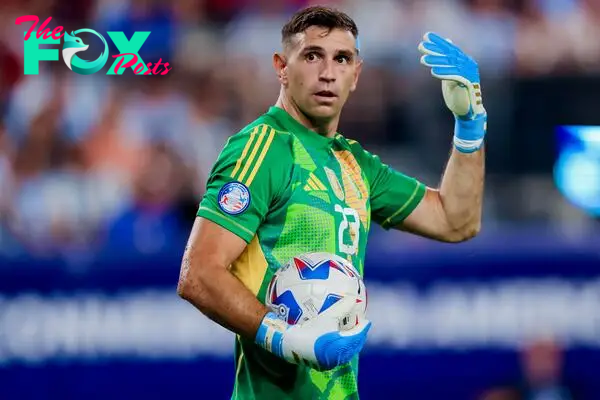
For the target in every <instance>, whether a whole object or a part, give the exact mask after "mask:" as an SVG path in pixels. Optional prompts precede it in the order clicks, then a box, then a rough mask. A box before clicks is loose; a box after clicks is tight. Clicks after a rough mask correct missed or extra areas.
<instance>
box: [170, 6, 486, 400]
mask: <svg viewBox="0 0 600 400" xmlns="http://www.w3.org/2000/svg"><path fill="white" fill-rule="evenodd" d="M357 38H358V29H357V27H356V24H355V23H354V21H353V20H352V19H351V18H350V17H348V16H347V15H346V14H344V13H342V12H339V11H336V10H334V9H330V8H327V7H309V8H306V9H303V10H301V11H299V12H297V13H296V14H295V15H294V16H293V17H292V18H291V20H290V21H289V22H288V23H287V24H286V25H285V26H284V27H283V29H282V50H281V52H280V53H277V54H275V55H274V56H273V65H274V69H275V72H276V76H277V79H278V80H279V82H280V84H281V90H280V94H279V98H278V100H277V102H276V104H275V105H274V106H273V107H271V108H270V109H269V110H268V111H267V112H265V114H263V115H261V116H260V117H258V118H257V119H256V120H255V121H254V122H252V123H251V124H249V125H248V126H246V127H245V128H243V129H242V130H241V131H240V132H238V133H237V134H235V135H233V136H232V137H231V138H230V139H229V140H228V142H227V144H226V145H225V147H224V149H223V151H222V152H221V154H220V156H219V158H218V160H217V161H216V163H215V165H214V167H213V169H212V171H211V174H210V177H209V180H208V183H207V190H206V194H205V196H204V198H203V199H202V201H201V203H200V206H199V209H198V213H197V218H196V221H195V223H194V226H193V228H192V231H191V233H190V238H189V240H188V245H187V247H186V250H185V254H184V257H183V262H182V267H181V274H180V279H179V284H178V293H179V295H180V296H181V297H183V298H184V299H185V300H187V301H189V302H190V303H191V304H193V305H194V306H195V307H196V308H198V309H199V310H200V311H201V312H202V313H204V314H205V315H207V316H208V317H209V318H211V319H212V320H213V321H215V322H217V323H219V324H221V325H222V326H224V327H225V328H227V329H229V330H231V331H233V332H235V333H236V334H237V335H236V340H235V354H236V358H235V361H236V372H235V387H234V388H233V394H232V398H233V399H240V400H242V399H265V400H266V399H356V398H358V388H357V371H358V366H357V365H358V353H359V352H360V350H361V349H362V347H363V345H364V343H365V341H366V335H367V332H368V330H369V328H370V326H371V324H370V322H368V321H362V322H361V323H360V324H359V325H357V326H356V327H354V328H353V329H352V330H350V331H344V332H340V331H339V330H338V323H337V320H336V318H335V316H336V315H340V314H343V313H344V311H347V310H349V308H350V307H353V302H352V301H351V299H350V301H348V302H347V301H344V300H342V301H339V302H338V303H336V304H334V305H333V306H332V307H331V308H330V309H328V310H327V311H325V312H324V313H322V314H320V315H319V316H318V317H317V318H315V319H313V320H312V321H310V322H309V323H308V324H305V325H301V326H288V325H287V324H286V323H285V322H284V321H282V320H279V319H277V318H276V317H275V316H274V314H272V313H270V312H269V310H268V309H267V308H266V307H265V306H264V300H265V291H266V288H267V284H268V282H269V280H270V279H271V277H272V276H273V273H274V272H275V270H276V269H277V268H278V267H279V266H280V265H282V264H283V263H285V262H286V261H288V260H289V259H290V258H291V257H293V256H296V255H299V254H302V253H305V252H316V251H323V252H329V253H333V254H337V255H339V256H341V257H344V258H346V259H347V260H349V261H350V262H351V263H352V264H353V265H354V266H356V268H357V269H358V270H359V271H360V272H361V274H362V273H363V272H364V256H365V248H366V244H367V236H368V232H369V227H370V224H371V223H372V222H375V223H377V224H379V225H381V226H382V227H383V228H385V229H399V230H403V231H407V232H411V233H413V234H417V235H421V236H424V237H427V238H431V239H434V240H439V241H444V242H461V241H465V240H468V239H470V238H472V237H473V236H474V235H475V234H476V233H477V232H478V231H479V229H480V224H481V212H482V195H483V181H484V152H483V141H484V136H485V132H486V112H485V110H484V108H483V105H482V98H481V87H480V82H479V73H478V67H477V64H476V63H475V61H473V60H472V59H471V58H470V57H469V56H467V55H466V54H465V53H463V52H462V51H461V50H460V49H459V48H458V47H457V46H455V45H454V44H452V43H451V42H450V41H448V40H445V39H444V38H442V37H440V36H438V35H436V34H433V33H429V34H426V35H425V36H424V41H423V42H422V43H421V44H420V45H419V50H420V51H421V52H422V53H423V57H422V58H421V63H422V64H424V65H426V66H428V67H430V68H431V73H432V75H433V76H434V77H435V78H438V79H440V80H441V82H442V83H441V86H442V92H443V98H444V100H445V102H446V105H447V106H448V108H449V109H450V110H451V111H452V112H453V114H454V117H455V125H454V134H453V149H452V153H451V156H450V159H449V161H448V163H447V167H446V170H445V172H444V175H443V178H442V181H441V184H440V186H439V188H437V189H434V188H428V187H426V186H425V185H424V184H422V183H421V182H419V181H418V180H416V179H414V178H411V177H408V176H406V175H404V174H402V173H401V172H398V171H395V170H394V169H392V168H390V167H388V166H387V165H385V164H384V163H382V162H381V161H380V159H379V158H378V157H377V156H375V155H373V154H371V153H369V152H368V151H367V150H365V149H363V148H362V147H361V146H360V144H359V143H357V142H355V141H353V140H350V139H347V138H345V137H344V136H342V135H341V134H340V133H338V132H337V128H338V122H339V119H340V114H341V111H342V108H343V106H344V104H345V103H346V100H347V99H348V96H349V95H350V94H351V93H352V92H353V91H354V90H355V89H356V86H357V83H358V79H359V76H360V72H361V68H362V60H361V58H360V55H359V50H358V48H357V47H358V46H357Z"/></svg>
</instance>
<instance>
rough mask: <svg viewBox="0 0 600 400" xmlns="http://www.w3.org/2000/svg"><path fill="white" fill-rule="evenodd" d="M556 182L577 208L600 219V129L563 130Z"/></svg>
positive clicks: (556, 167)
mask: <svg viewBox="0 0 600 400" xmlns="http://www.w3.org/2000/svg"><path fill="white" fill-rule="evenodd" d="M557 142H558V158H557V161H556V163H555V165H554V182H555V184H556V186H557V187H558V189H559V190H560V192H561V193H562V194H563V196H565V198H566V199H567V200H568V201H570V202H571V203H572V204H573V205H575V206H576V207H578V208H580V209H582V210H583V211H585V212H587V213H589V214H591V215H593V216H600V126H561V127H559V129H558V132H557Z"/></svg>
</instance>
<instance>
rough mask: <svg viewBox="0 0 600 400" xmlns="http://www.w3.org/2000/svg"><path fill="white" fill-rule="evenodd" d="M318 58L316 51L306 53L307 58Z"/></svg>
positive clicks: (312, 59)
mask: <svg viewBox="0 0 600 400" xmlns="http://www.w3.org/2000/svg"><path fill="white" fill-rule="evenodd" d="M317 58H318V56H317V54H316V53H308V54H307V55H306V60H308V61H315V60H316V59H317Z"/></svg>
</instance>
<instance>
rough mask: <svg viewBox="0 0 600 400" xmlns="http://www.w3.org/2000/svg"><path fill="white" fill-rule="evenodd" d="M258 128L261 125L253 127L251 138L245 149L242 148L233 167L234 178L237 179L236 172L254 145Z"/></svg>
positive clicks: (232, 174) (232, 175)
mask: <svg viewBox="0 0 600 400" xmlns="http://www.w3.org/2000/svg"><path fill="white" fill-rule="evenodd" d="M258 128H260V125H257V126H255V127H254V129H252V132H250V138H249V139H248V141H247V142H246V145H245V146H244V149H243V150H242V154H241V155H240V158H238V159H237V161H236V162H235V168H233V171H232V172H231V177H232V178H234V179H235V174H236V173H237V172H238V170H239V169H240V167H241V166H242V162H243V161H244V159H245V158H246V155H247V154H248V150H249V149H250V146H251V145H252V142H253V141H254V138H255V137H256V133H257V132H258Z"/></svg>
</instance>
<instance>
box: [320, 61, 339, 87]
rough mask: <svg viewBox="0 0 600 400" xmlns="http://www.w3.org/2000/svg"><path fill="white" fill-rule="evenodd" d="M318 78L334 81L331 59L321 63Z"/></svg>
mask: <svg viewBox="0 0 600 400" xmlns="http://www.w3.org/2000/svg"><path fill="white" fill-rule="evenodd" d="M319 79H320V80H322V81H324V82H334V81H335V71H334V66H333V61H329V60H326V61H324V62H323V64H322V68H321V73H320V75H319Z"/></svg>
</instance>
